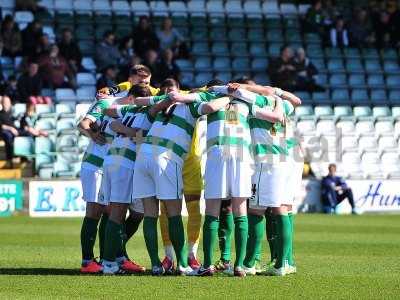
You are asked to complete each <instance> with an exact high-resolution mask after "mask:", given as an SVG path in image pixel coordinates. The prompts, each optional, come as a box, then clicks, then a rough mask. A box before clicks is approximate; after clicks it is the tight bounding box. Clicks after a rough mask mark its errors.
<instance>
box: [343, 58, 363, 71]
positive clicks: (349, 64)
mask: <svg viewBox="0 0 400 300" xmlns="http://www.w3.org/2000/svg"><path fill="white" fill-rule="evenodd" d="M346 70H347V72H348V73H364V67H363V65H362V63H361V60H360V59H358V58H352V59H347V60H346Z"/></svg>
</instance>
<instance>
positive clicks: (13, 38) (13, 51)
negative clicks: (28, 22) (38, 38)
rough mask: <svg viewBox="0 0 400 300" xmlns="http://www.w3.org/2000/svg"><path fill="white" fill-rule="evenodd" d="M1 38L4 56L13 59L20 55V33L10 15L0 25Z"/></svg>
mask: <svg viewBox="0 0 400 300" xmlns="http://www.w3.org/2000/svg"><path fill="white" fill-rule="evenodd" d="M1 37H2V39H3V43H4V51H3V55H4V56H11V57H15V56H18V55H20V54H21V53H22V37H21V32H20V31H19V29H18V25H17V24H16V23H15V22H14V19H13V17H12V16H10V15H7V16H6V17H5V18H4V21H3V23H2V24H1Z"/></svg>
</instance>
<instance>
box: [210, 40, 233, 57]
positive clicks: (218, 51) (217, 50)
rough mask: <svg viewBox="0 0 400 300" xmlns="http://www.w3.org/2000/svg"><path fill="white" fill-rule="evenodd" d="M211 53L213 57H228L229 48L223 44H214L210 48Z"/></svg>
mask: <svg viewBox="0 0 400 300" xmlns="http://www.w3.org/2000/svg"><path fill="white" fill-rule="evenodd" d="M211 53H212V54H213V55H227V56H228V55H229V47H228V44H227V43H225V42H216V43H213V44H212V46H211Z"/></svg>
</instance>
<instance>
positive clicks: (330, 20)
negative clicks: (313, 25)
mask: <svg viewBox="0 0 400 300" xmlns="http://www.w3.org/2000/svg"><path fill="white" fill-rule="evenodd" d="M340 15H341V14H340V12H339V10H338V9H337V5H336V4H335V3H334V1H332V0H325V1H324V3H323V6H322V18H323V20H324V26H325V27H330V26H332V25H333V24H335V21H336V19H337V18H338V17H339V16H340Z"/></svg>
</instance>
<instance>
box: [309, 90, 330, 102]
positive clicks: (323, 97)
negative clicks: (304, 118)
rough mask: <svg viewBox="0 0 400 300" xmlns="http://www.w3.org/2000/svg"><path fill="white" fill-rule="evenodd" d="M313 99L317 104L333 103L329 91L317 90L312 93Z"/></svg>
mask: <svg viewBox="0 0 400 300" xmlns="http://www.w3.org/2000/svg"><path fill="white" fill-rule="evenodd" d="M312 99H313V101H314V103H315V104H316V105H319V104H331V103H332V101H331V97H330V96H329V92H316V93H313V94H312Z"/></svg>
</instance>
